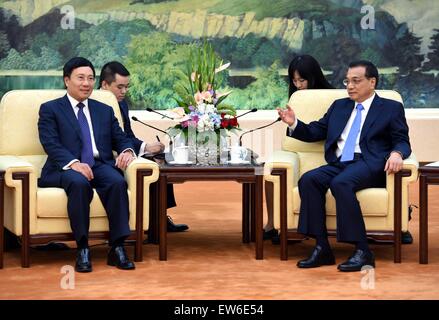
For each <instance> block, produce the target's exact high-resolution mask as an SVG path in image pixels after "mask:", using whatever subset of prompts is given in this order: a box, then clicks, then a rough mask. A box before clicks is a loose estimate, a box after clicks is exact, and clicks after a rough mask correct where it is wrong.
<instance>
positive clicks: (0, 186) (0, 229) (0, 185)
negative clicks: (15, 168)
mask: <svg viewBox="0 0 439 320" xmlns="http://www.w3.org/2000/svg"><path fill="white" fill-rule="evenodd" d="M4 175H5V173H4V172H0V269H3V250H4V243H3V240H4V236H5V234H4V225H3V221H4V213H5V211H4V210H5V208H4V192H5V185H4Z"/></svg>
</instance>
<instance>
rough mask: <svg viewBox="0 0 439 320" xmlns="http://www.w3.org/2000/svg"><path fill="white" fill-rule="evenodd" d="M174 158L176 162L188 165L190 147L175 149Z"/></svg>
mask: <svg viewBox="0 0 439 320" xmlns="http://www.w3.org/2000/svg"><path fill="white" fill-rule="evenodd" d="M172 156H173V157H174V161H175V162H177V163H187V162H188V160H189V147H188V146H181V147H177V148H174V150H173V151H172Z"/></svg>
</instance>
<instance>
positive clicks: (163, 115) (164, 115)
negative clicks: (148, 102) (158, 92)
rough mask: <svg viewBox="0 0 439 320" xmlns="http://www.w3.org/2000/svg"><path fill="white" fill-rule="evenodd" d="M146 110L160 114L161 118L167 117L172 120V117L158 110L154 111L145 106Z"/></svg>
mask: <svg viewBox="0 0 439 320" xmlns="http://www.w3.org/2000/svg"><path fill="white" fill-rule="evenodd" d="M146 111H148V112H154V113H157V114H159V115H161V116H162V117H163V118H168V119H171V120H174V118H171V117H170V116H167V115H166V114H163V113H160V112H158V111H155V110H153V109H151V108H150V107H148V108H146Z"/></svg>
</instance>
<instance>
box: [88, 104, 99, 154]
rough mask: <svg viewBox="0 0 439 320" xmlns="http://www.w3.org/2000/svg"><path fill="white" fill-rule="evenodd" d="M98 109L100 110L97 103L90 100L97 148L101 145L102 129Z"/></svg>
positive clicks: (89, 108)
mask: <svg viewBox="0 0 439 320" xmlns="http://www.w3.org/2000/svg"><path fill="white" fill-rule="evenodd" d="M97 108H99V106H98V105H97V104H96V103H95V101H94V100H92V99H88V110H89V111H90V117H91V125H92V126H93V136H94V138H95V143H96V148H97V147H98V145H99V133H100V128H101V121H100V117H99V112H98V110H97Z"/></svg>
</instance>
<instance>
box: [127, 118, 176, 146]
mask: <svg viewBox="0 0 439 320" xmlns="http://www.w3.org/2000/svg"><path fill="white" fill-rule="evenodd" d="M131 119H132V120H134V121H136V122H140V123H141V124H143V125H144V126H147V127H150V128H152V129H154V130H157V131H160V132H162V133H164V134H166V135H167V136H168V137H169V151H170V152H171V153H172V150H173V144H172V137H171V135H170V134H169V133H167V132H166V131H165V130H162V129H159V128H157V127H154V126H152V125H150V124H147V123H145V122H143V121H140V120H139V119H138V118H137V117H135V116H132V117H131Z"/></svg>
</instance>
